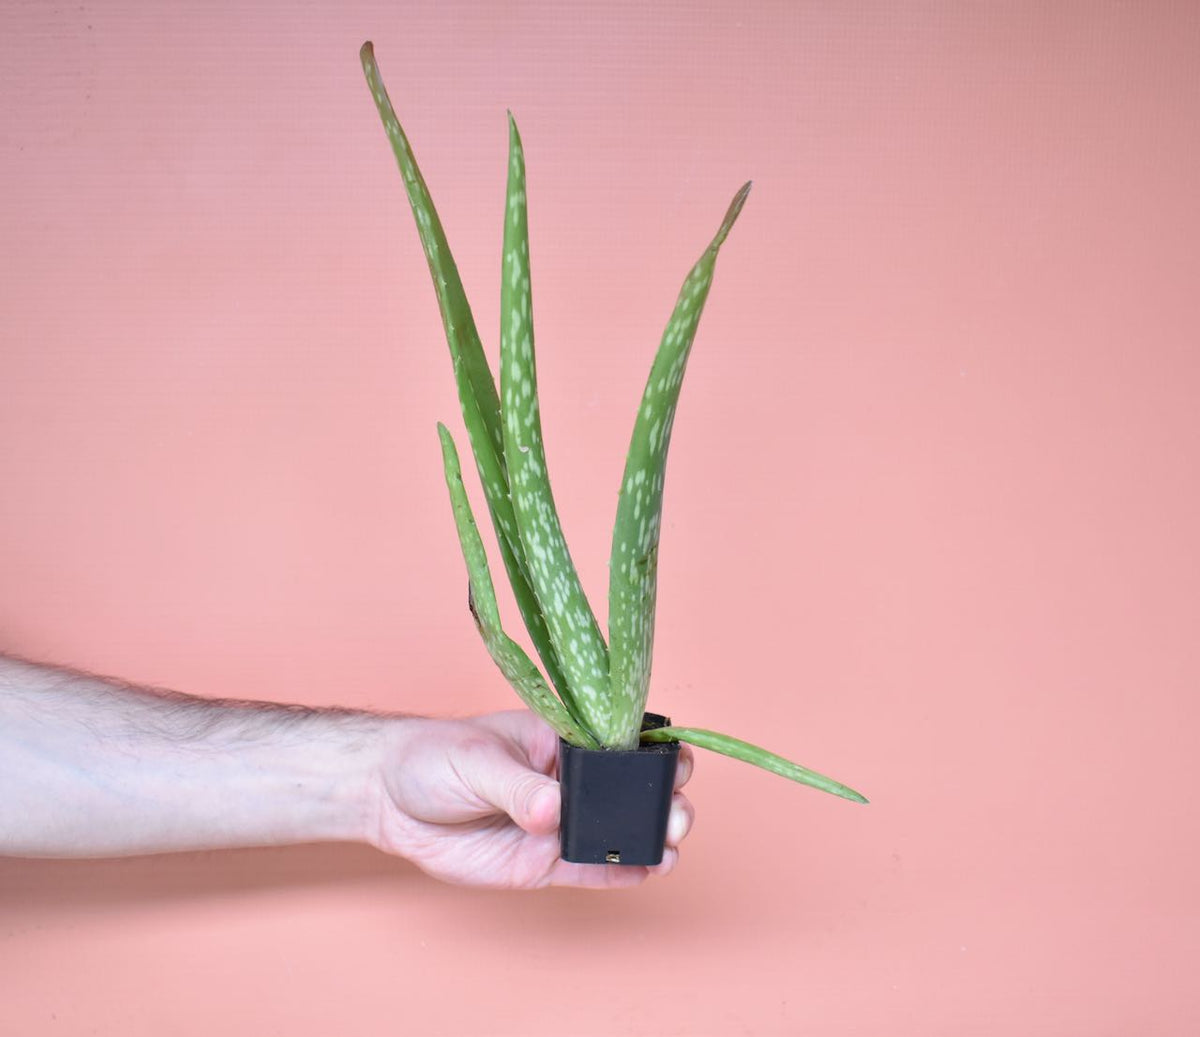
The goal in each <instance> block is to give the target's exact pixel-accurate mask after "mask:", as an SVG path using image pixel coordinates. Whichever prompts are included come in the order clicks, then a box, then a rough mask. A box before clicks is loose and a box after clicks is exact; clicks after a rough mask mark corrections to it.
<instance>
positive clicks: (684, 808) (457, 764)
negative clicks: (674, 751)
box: [373, 710, 693, 889]
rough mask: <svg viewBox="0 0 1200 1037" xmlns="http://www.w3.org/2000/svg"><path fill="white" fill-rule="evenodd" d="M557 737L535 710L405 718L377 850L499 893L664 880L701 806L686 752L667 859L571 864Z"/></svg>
mask: <svg viewBox="0 0 1200 1037" xmlns="http://www.w3.org/2000/svg"><path fill="white" fill-rule="evenodd" d="M557 757H558V736H557V735H556V734H555V733H554V732H553V730H551V728H550V727H549V726H548V725H547V724H546V723H545V722H544V721H542V720H541V719H540V718H538V717H537V716H535V715H534V714H533V713H531V712H529V711H528V710H509V711H506V712H503V713H492V714H488V715H486V716H478V717H470V718H467V719H464V720H440V719H434V718H424V717H405V718H398V719H397V720H396V722H395V723H394V724H392V725H390V726H389V728H388V730H387V732H386V735H385V746H384V753H383V758H382V773H381V774H380V776H379V783H380V789H379V794H378V798H379V823H378V834H377V837H376V838H374V839H373V842H374V843H375V845H376V846H377V847H378V848H379V849H381V850H384V851H386V852H387V853H394V854H397V855H399V856H401V857H405V858H407V859H408V860H410V861H412V862H413V863H414V864H416V865H417V867H419V868H420V869H421V870H422V871H424V872H426V873H428V874H429V875H432V876H433V877H435V878H438V879H442V880H443V881H446V882H454V883H459V884H463V885H471V886H484V887H492V888H497V889H537V888H541V887H544V886H581V887H589V888H610V889H611V888H616V887H623V886H636V885H638V884H640V883H641V882H644V881H645V880H646V878H647V877H648V876H650V875H666V874H668V873H669V872H670V871H671V870H672V869H673V868H674V867H675V864H676V862H677V861H678V859H679V844H680V842H681V841H682V840H683V838H684V837H685V836H686V835H687V833H688V830H689V829H690V828H691V825H692V818H693V810H692V805H691V803H690V802H688V799H687V797H686V796H684V795H683V794H682V793H681V792H680V791H679V789H680V788H682V786H683V785H684V784H685V783H686V782H687V780H688V778H689V777H691V773H692V767H693V757H692V752H691V749H689V748H688V747H687V746H681V747H680V751H679V767H678V770H677V772H676V778H675V789H676V791H675V796H674V799H673V801H672V803H671V814H670V820H669V822H668V824H667V846H666V849H665V850H664V852H663V859H662V863H661V864H658V865H655V866H654V867H651V868H645V867H637V866H630V865H623V864H573V863H569V862H567V861H564V860H562V858H561V857H560V856H559V834H558V821H559V810H560V807H561V795H560V790H559V785H558V782H557V781H555V780H554V779H553V777H552V775H553V774H554V769H555V764H556V761H557Z"/></svg>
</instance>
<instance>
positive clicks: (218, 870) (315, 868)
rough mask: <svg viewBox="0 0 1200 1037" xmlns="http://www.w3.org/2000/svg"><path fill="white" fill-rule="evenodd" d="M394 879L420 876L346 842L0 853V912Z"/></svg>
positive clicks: (400, 863)
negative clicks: (93, 856)
mask: <svg viewBox="0 0 1200 1037" xmlns="http://www.w3.org/2000/svg"><path fill="white" fill-rule="evenodd" d="M397 881H401V882H405V883H406V884H407V883H411V882H414V881H421V882H424V881H426V880H425V877H424V876H423V875H422V874H421V872H420V871H419V870H418V869H417V868H415V867H414V866H413V865H411V864H409V863H407V862H406V861H403V860H401V859H399V858H396V857H389V856H387V855H386V854H383V853H380V852H379V851H378V850H374V849H372V848H370V847H368V846H358V845H355V844H352V843H312V844H306V845H302V846H281V847H274V846H273V847H261V848H255V849H237V850H212V851H202V852H196V853H171V854H156V855H153V856H144V857H121V858H112V859H103V860H71V861H65V860H29V859H23V858H13V857H8V858H5V857H0V913H6V912H10V911H13V910H16V909H23V910H39V911H41V910H46V911H56V910H58V911H79V910H86V909H88V908H104V907H106V906H110V905H111V906H121V905H128V904H133V903H145V902H147V901H163V900H187V899H194V898H207V897H214V898H226V897H237V896H242V895H251V894H255V893H260V892H264V891H279V890H288V889H298V888H301V887H310V888H311V887H331V886H338V885H357V884H361V883H370V882H388V883H392V882H397Z"/></svg>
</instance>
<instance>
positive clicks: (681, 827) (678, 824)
mask: <svg viewBox="0 0 1200 1037" xmlns="http://www.w3.org/2000/svg"><path fill="white" fill-rule="evenodd" d="M690 827H691V818H689V817H688V815H687V812H686V811H685V810H683V809H681V808H680V807H675V808H674V809H673V810H672V811H671V817H670V819H669V820H668V821H667V842H668V843H671V844H672V845H675V844H677V843H681V842H683V839H684V836H686V835H687V834H688V829H689V828H690Z"/></svg>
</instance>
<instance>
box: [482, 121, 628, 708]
mask: <svg viewBox="0 0 1200 1037" xmlns="http://www.w3.org/2000/svg"><path fill="white" fill-rule="evenodd" d="M503 255H504V263H503V279H502V281H501V288H500V395H501V399H502V407H501V423H502V425H503V428H504V459H505V464H506V466H507V468H508V476H509V487H510V489H511V492H512V503H513V511H514V513H515V515H516V519H517V529H518V530H519V532H520V536H521V543H522V544H523V545H524V548H525V556H526V560H527V561H528V564H529V574H530V578H531V581H532V583H533V589H534V592H535V593H536V594H537V599H538V603H539V604H540V605H541V608H542V615H543V616H545V619H546V626H547V627H548V628H549V630H550V637H551V640H552V641H553V643H554V649H555V652H556V653H557V655H558V659H559V662H560V663H561V664H562V667H563V670H564V671H565V673H566V677H567V684H568V685H569V686H570V688H571V694H572V696H573V697H574V699H575V702H576V703H577V705H578V706H579V709H580V710H581V712H582V714H583V717H584V718H585V719H586V720H587V722H588V724H589V726H590V727H591V728H592V729H593V730H597V731H599V730H600V729H601V726H602V725H603V724H604V723H605V722H606V719H607V717H608V713H609V709H608V648H607V646H606V645H605V643H604V637H603V635H602V634H601V633H600V626H599V624H598V623H597V622H596V617H595V615H594V614H593V613H592V608H591V606H590V605H589V604H588V600H587V596H586V595H585V594H584V591H583V587H582V585H581V584H580V582H579V575H578V573H577V572H576V571H575V565H574V563H573V562H572V561H571V553H570V551H569V550H568V549H567V542H566V538H565V537H564V536H563V531H562V525H561V523H560V522H559V518H558V511H557V509H556V508H555V506H554V494H553V493H552V492H551V489H550V477H549V475H548V473H547V471H546V452H545V448H544V445H543V442H542V419H541V412H540V408H539V406H538V392H537V365H536V362H535V360H534V350H533V304H532V294H531V291H530V284H529V220H528V208H527V203H526V190H525V155H524V150H523V149H522V147H521V136H520V134H519V133H518V131H517V124H516V122H515V121H514V120H513V117H512V115H511V113H510V114H509V117H508V191H507V197H506V205H505V216H504V253H503Z"/></svg>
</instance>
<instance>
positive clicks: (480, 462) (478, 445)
mask: <svg viewBox="0 0 1200 1037" xmlns="http://www.w3.org/2000/svg"><path fill="white" fill-rule="evenodd" d="M359 57H360V58H361V60H362V66H363V72H364V74H365V75H366V78H367V85H368V86H369V87H370V89H371V95H372V97H374V99H375V106H376V108H377V109H378V111H379V117H380V119H381V120H382V122H383V127H384V129H385V130H386V131H387V135H388V140H389V142H390V143H391V146H392V151H393V153H394V154H395V156H396V162H397V164H398V165H399V167H400V173H401V176H402V177H403V179H404V184H405V188H406V190H407V193H408V201H409V205H410V206H411V208H412V212H413V218H414V219H415V220H416V223H417V232H418V234H419V235H420V238H421V245H422V248H423V249H424V251H425V259H426V261H427V262H428V264H429V272H430V275H431V276H432V278H433V287H434V291H435V292H436V294H437V300H438V307H439V309H440V311H441V315H442V325H443V327H444V329H445V332H446V342H447V344H448V345H449V347H450V355H451V358H452V360H453V363H454V379H455V383H456V384H457V387H458V398H459V403H460V405H461V407H462V414H463V421H464V422H465V424H466V426H467V435H468V437H469V438H470V441H471V449H472V453H473V454H474V456H475V466H476V468H477V469H478V471H479V478H480V481H481V482H482V483H483V489H484V494H485V497H486V499H487V504H488V511H489V513H490V514H491V518H492V525H493V527H494V529H495V531H496V539H497V540H498V541H499V543H500V555H501V558H502V559H503V560H504V568H505V570H506V571H507V573H508V577H509V582H510V583H511V584H512V588H513V596H514V597H515V598H516V601H517V607H518V608H519V609H520V611H521V618H522V619H523V620H524V621H525V628H526V629H527V630H528V631H529V636H530V638H531V639H532V641H533V644H534V647H535V648H536V649H537V653H538V655H539V656H540V657H541V659H542V663H543V665H544V666H545V667H546V672H547V674H549V676H550V680H551V681H552V682H553V683H554V686H555V687H556V688H557V689H558V692H559V695H560V696H561V697H562V699H563V701H564V703H565V704H566V706H567V708H568V709H569V710H570V711H571V712H572V714H573V715H575V716H576V717H578V716H579V712H578V708H577V707H576V706H575V704H574V702H573V700H572V698H571V693H570V688H569V686H568V684H567V681H566V678H565V677H564V675H563V672H562V667H561V665H560V664H559V661H558V656H557V653H556V652H555V650H554V645H553V643H552V641H551V639H550V633H549V631H548V630H547V629H546V623H545V619H544V618H543V616H542V613H541V609H540V606H539V605H538V602H537V597H536V595H535V594H534V591H533V586H532V585H531V583H530V581H529V567H528V563H527V561H526V559H525V554H524V550H523V549H522V546H521V541H520V537H519V535H518V532H517V524H516V519H515V517H514V516H513V512H512V503H511V501H510V500H509V496H508V474H507V471H506V470H505V466H504V437H503V433H502V431H501V428H500V401H499V396H498V395H497V393H496V384H495V382H494V381H493V379H492V372H491V369H490V368H489V367H488V362H487V357H486V356H485V355H484V352H483V346H482V345H481V344H480V341H479V333H478V331H477V330H476V328H475V320H474V317H473V316H472V314H471V307H470V305H469V304H468V303H467V296H466V292H465V291H464V290H463V285H462V279H461V278H460V277H459V274H458V267H457V266H456V264H455V262H454V257H453V256H452V255H451V253H450V246H449V245H448V244H447V243H446V235H445V232H444V231H443V229H442V223H441V220H440V219H439V218H438V214H437V209H435V208H434V205H433V199H432V198H431V197H430V195H429V190H428V188H427V187H426V186H425V178H424V177H423V176H422V175H421V170H420V168H419V167H418V166H417V161H416V159H415V158H414V157H413V153H412V148H411V147H410V145H409V143H408V137H407V136H406V135H405V133H404V129H403V127H401V125H400V122H399V120H398V119H397V118H396V112H395V110H394V109H393V107H392V102H391V100H390V99H389V97H388V93H387V89H386V87H385V86H384V85H383V79H382V77H381V76H380V74H379V66H378V65H377V64H376V62H375V51H374V48H373V47H372V46H371V44H370V43H369V42H368V43H364V44H363V46H362V50H361V51H360V52H359Z"/></svg>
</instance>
